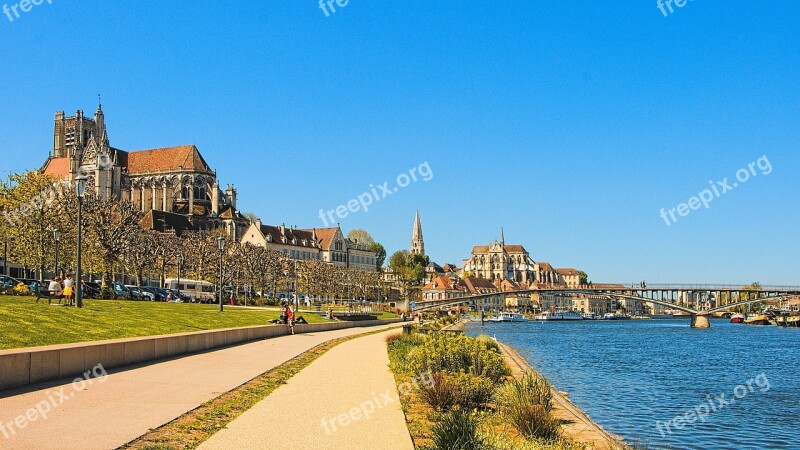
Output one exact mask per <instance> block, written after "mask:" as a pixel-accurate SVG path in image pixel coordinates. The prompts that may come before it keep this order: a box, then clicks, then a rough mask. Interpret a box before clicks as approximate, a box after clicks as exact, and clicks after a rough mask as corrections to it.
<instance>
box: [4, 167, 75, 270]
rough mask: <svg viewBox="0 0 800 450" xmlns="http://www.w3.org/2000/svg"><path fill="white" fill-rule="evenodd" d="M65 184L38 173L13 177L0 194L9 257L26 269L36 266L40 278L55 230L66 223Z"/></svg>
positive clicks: (48, 256)
mask: <svg viewBox="0 0 800 450" xmlns="http://www.w3.org/2000/svg"><path fill="white" fill-rule="evenodd" d="M66 190H67V187H66V184H65V183H63V182H61V181H59V180H56V179H55V178H52V177H50V176H48V175H44V174H41V173H39V172H37V171H31V172H26V173H24V174H21V175H20V174H12V175H10V176H9V177H8V182H7V183H3V188H2V190H1V191H0V194H2V195H0V210H2V211H3V219H4V221H3V222H4V223H3V231H4V234H5V236H4V237H6V238H7V239H8V240H9V242H10V243H11V244H12V245H11V252H10V257H12V258H13V259H15V260H16V261H17V262H18V263H20V264H22V265H23V266H25V267H35V268H36V269H38V272H39V279H40V280H43V279H44V270H45V268H46V266H47V263H48V262H49V261H51V258H52V253H53V250H52V249H53V247H54V246H55V243H54V237H53V230H54V229H55V228H59V227H60V226H61V225H62V223H63V220H64V216H63V215H62V214H61V212H62V207H63V206H64V205H63V204H62V202H61V199H62V198H64V191H66Z"/></svg>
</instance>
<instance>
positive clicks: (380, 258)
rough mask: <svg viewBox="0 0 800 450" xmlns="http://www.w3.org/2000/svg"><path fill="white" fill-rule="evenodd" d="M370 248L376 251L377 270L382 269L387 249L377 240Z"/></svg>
mask: <svg viewBox="0 0 800 450" xmlns="http://www.w3.org/2000/svg"><path fill="white" fill-rule="evenodd" d="M369 249H370V251H372V252H374V253H375V270H381V267H383V263H384V262H385V261H386V249H385V248H384V247H383V245H381V244H379V243H377V242H373V243H372V245H370V246H369Z"/></svg>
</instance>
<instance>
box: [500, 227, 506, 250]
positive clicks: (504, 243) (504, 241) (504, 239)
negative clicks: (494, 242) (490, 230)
mask: <svg viewBox="0 0 800 450" xmlns="http://www.w3.org/2000/svg"><path fill="white" fill-rule="evenodd" d="M500 245H502V246H503V247H505V246H506V237H505V235H504V234H503V227H500Z"/></svg>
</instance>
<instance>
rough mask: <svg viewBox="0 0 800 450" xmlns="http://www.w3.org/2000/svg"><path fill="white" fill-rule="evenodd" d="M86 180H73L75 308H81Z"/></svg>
mask: <svg viewBox="0 0 800 450" xmlns="http://www.w3.org/2000/svg"><path fill="white" fill-rule="evenodd" d="M86 181H87V178H86V177H84V176H79V177H77V178H76V179H75V195H77V197H78V239H77V241H78V245H77V247H78V254H77V258H76V264H75V306H77V307H78V308H83V286H82V285H81V279H82V274H81V256H82V255H81V241H82V234H83V197H84V196H85V195H86Z"/></svg>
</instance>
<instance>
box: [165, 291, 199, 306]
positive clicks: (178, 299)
mask: <svg viewBox="0 0 800 450" xmlns="http://www.w3.org/2000/svg"><path fill="white" fill-rule="evenodd" d="M169 292H170V293H171V294H172V299H173V300H172V301H173V302H175V303H192V302H193V301H194V299H193V298H192V296H191V295H189V294H187V293H185V292H179V291H178V290H177V289H170V291H169Z"/></svg>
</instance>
